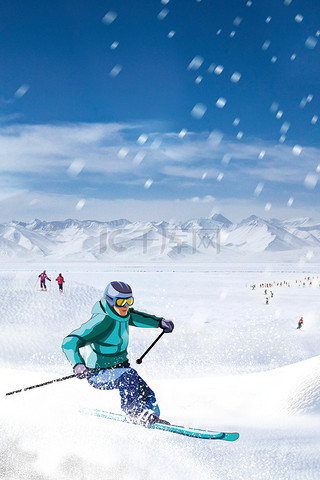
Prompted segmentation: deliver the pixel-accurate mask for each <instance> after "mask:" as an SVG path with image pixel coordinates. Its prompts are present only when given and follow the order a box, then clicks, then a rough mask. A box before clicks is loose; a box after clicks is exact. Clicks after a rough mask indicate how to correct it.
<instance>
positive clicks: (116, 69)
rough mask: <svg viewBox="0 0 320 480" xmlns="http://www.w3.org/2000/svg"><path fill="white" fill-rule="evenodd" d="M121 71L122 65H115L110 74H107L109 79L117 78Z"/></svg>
mask: <svg viewBox="0 0 320 480" xmlns="http://www.w3.org/2000/svg"><path fill="white" fill-rule="evenodd" d="M121 70H122V65H115V66H114V67H113V69H112V70H111V72H110V73H109V75H110V77H117V76H118V75H119V73H120V72H121Z"/></svg>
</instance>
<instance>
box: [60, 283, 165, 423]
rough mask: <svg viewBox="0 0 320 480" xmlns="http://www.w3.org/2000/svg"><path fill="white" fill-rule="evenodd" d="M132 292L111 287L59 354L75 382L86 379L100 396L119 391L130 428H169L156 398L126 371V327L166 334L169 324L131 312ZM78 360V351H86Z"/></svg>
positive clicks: (134, 373) (121, 285) (123, 285)
mask: <svg viewBox="0 0 320 480" xmlns="http://www.w3.org/2000/svg"><path fill="white" fill-rule="evenodd" d="M133 302H134V298H133V296H132V290H131V287H130V286H129V285H128V284H127V283H124V282H118V281H113V282H111V283H109V284H108V285H107V287H106V289H105V291H104V294H103V297H102V298H101V300H100V301H98V302H97V303H96V304H95V305H94V307H93V309H92V317H91V319H90V320H88V321H87V322H86V323H84V324H83V325H81V327H79V328H78V329H77V330H74V331H73V332H71V333H70V334H69V335H68V336H67V337H66V338H65V339H64V341H63V344H62V349H63V352H64V353H65V355H66V357H67V359H68V360H69V362H70V363H71V365H72V367H73V370H74V373H75V375H76V377H78V378H79V379H83V378H87V380H88V382H89V384H90V385H92V386H93V387H95V388H99V389H102V390H113V389H118V390H119V393H120V398H121V408H122V410H123V411H124V412H125V414H126V418H127V420H128V421H130V422H134V423H141V424H143V425H152V424H154V423H164V424H169V422H167V421H166V420H163V419H161V418H159V417H160V410H159V407H158V405H157V401H156V397H155V394H154V392H153V391H152V390H151V388H150V387H149V386H148V385H147V384H146V382H145V381H144V380H143V379H142V378H141V377H140V376H139V375H138V373H137V371H136V370H134V369H133V368H131V367H130V363H129V361H128V356H127V355H128V352H127V346H128V340H129V328H128V327H129V325H133V326H135V327H154V328H157V327H160V328H162V329H163V330H164V332H165V333H171V332H172V330H173V328H174V324H173V322H172V321H170V320H165V319H164V318H160V317H156V316H154V315H150V314H148V313H144V312H139V311H137V310H134V309H133V308H132V305H133ZM85 346H86V350H88V351H87V352H86V353H87V355H84V356H82V355H81V353H80V348H82V347H85Z"/></svg>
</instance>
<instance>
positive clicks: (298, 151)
mask: <svg viewBox="0 0 320 480" xmlns="http://www.w3.org/2000/svg"><path fill="white" fill-rule="evenodd" d="M301 152H302V147H300V145H295V146H294V147H293V149H292V153H293V155H296V156H297V157H298V156H299V155H300V154H301Z"/></svg>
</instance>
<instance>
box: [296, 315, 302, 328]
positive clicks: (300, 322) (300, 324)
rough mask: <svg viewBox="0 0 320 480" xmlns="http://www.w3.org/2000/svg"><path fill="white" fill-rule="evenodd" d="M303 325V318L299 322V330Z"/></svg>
mask: <svg viewBox="0 0 320 480" xmlns="http://www.w3.org/2000/svg"><path fill="white" fill-rule="evenodd" d="M302 325H303V317H301V318H300V320H299V322H298V326H297V329H299V328H301V327H302Z"/></svg>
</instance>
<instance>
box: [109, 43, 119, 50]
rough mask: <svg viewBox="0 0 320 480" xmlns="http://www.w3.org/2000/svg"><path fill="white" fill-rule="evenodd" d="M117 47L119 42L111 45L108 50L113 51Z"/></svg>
mask: <svg viewBox="0 0 320 480" xmlns="http://www.w3.org/2000/svg"><path fill="white" fill-rule="evenodd" d="M118 46H119V42H113V43H112V44H111V45H110V49H111V50H115V49H116V48H117V47H118Z"/></svg>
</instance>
